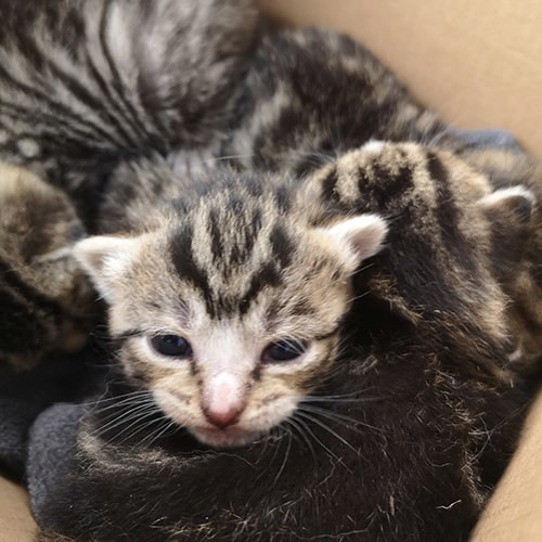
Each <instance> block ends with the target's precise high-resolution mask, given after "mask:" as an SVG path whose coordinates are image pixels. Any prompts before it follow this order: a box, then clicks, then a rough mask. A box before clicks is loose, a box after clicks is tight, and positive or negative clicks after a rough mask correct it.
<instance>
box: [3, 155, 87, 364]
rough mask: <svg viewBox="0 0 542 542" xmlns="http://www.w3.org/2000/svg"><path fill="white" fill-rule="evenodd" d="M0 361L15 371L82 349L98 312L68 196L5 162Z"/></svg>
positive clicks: (78, 225)
mask: <svg viewBox="0 0 542 542" xmlns="http://www.w3.org/2000/svg"><path fill="white" fill-rule="evenodd" d="M0 206H1V208H2V213H1V216H0V239H1V243H0V265H1V267H2V272H1V273H0V295H1V297H2V303H1V306H2V308H3V310H2V311H0V321H1V327H2V329H3V331H4V334H3V340H2V341H1V343H0V358H1V359H2V360H7V364H8V365H10V366H11V367H12V368H15V369H23V368H28V367H31V366H32V365H34V364H35V363H36V362H37V361H39V360H40V359H41V357H42V356H43V355H44V354H46V353H47V352H50V351H54V350H62V351H70V350H74V349H76V348H79V347H80V346H81V345H82V344H83V343H84V341H85V339H86V334H87V331H88V327H89V325H90V324H91V322H92V320H93V317H94V316H95V311H94V310H93V309H92V307H93V294H92V290H91V287H90V284H89V282H88V279H87V278H86V277H85V276H84V275H83V274H82V273H81V271H80V270H79V268H78V265H77V263H76V261H75V259H74V257H73V255H72V253H71V250H72V248H73V245H74V243H75V242H76V241H77V240H79V239H80V238H81V237H82V236H83V234H84V229H83V226H82V224H81V222H80V220H79V219H78V217H77V216H76V213H75V210H74V208H73V206H72V205H71V203H70V202H69V200H68V198H67V197H66V196H65V195H64V194H62V193H61V192H60V191H58V190H57V189H55V188H53V187H51V186H49V185H47V184H46V183H44V182H43V181H42V180H40V179H39V178H38V177H36V176H35V175H33V174H31V173H30V172H29V171H26V170H24V169H21V168H19V167H15V166H10V165H7V164H0Z"/></svg>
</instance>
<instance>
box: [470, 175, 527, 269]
mask: <svg viewBox="0 0 542 542" xmlns="http://www.w3.org/2000/svg"><path fill="white" fill-rule="evenodd" d="M478 205H479V207H480V208H481V209H482V211H483V212H484V214H485V215H486V217H487V219H488V221H489V224H490V228H491V233H492V248H491V259H492V263H493V268H494V271H495V273H496V274H497V276H499V277H500V278H501V279H502V278H506V276H507V275H509V274H514V273H515V272H516V266H517V264H518V263H519V262H520V261H521V260H522V258H523V252H524V249H525V246H526V242H527V241H528V240H529V239H530V238H531V237H532V228H533V215H534V209H535V207H536V198H535V196H534V194H533V193H532V192H531V191H530V190H529V189H528V188H526V187H524V186H521V185H518V186H511V187H509V188H502V189H500V190H496V191H495V192H493V193H491V194H489V195H488V196H485V197H484V198H482V199H480V200H479V201H478Z"/></svg>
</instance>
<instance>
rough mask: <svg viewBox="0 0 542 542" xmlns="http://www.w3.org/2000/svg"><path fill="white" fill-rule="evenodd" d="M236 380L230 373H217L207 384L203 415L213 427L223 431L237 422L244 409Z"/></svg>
mask: <svg viewBox="0 0 542 542" xmlns="http://www.w3.org/2000/svg"><path fill="white" fill-rule="evenodd" d="M240 390H241V386H240V383H239V382H238V378H236V377H235V375H232V374H231V373H219V374H218V375H216V376H214V377H213V378H212V379H211V381H210V382H209V387H208V391H207V396H206V398H205V401H204V404H203V405H202V410H203V413H204V414H205V417H206V418H207V420H208V421H209V422H211V423H212V424H213V425H214V426H216V427H219V428H220V429H223V428H224V427H228V426H229V425H233V424H234V423H236V422H237V421H238V420H239V417H240V415H241V414H242V412H243V410H244V409H245V403H244V400H243V397H242V394H241V391H240Z"/></svg>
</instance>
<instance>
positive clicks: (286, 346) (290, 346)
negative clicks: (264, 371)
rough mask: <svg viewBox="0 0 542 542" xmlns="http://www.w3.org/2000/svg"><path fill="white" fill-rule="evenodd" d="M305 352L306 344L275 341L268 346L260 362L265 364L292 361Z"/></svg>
mask: <svg viewBox="0 0 542 542" xmlns="http://www.w3.org/2000/svg"><path fill="white" fill-rule="evenodd" d="M305 350H307V344H306V343H304V342H298V341H277V342H276V343H272V344H270V345H269V346H268V347H267V348H266V349H265V350H264V351H263V355H262V361H264V362H266V363H273V362H281V361H292V360H294V359H296V358H298V357H299V356H301V355H302V354H304V353H305Z"/></svg>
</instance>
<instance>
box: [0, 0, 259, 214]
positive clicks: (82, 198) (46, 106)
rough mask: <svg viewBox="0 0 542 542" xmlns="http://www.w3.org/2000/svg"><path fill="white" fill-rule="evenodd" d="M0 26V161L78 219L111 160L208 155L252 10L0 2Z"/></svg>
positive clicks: (140, 1) (177, 1) (244, 54)
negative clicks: (36, 180)
mask: <svg viewBox="0 0 542 542" xmlns="http://www.w3.org/2000/svg"><path fill="white" fill-rule="evenodd" d="M0 27H1V28H2V29H3V31H2V33H1V36H0V66H1V68H0V156H1V157H2V158H3V159H5V160H8V161H10V162H13V163H16V164H21V165H25V166H27V167H31V168H32V169H34V170H35V171H36V172H38V174H40V175H41V176H43V177H44V178H45V179H47V180H49V181H51V182H53V183H54V184H56V185H58V186H60V187H61V188H62V189H63V190H66V191H68V192H69V193H70V194H71V196H72V197H73V198H75V201H76V203H77V204H78V207H79V210H80V211H81V212H84V214H85V216H86V215H89V202H90V201H92V199H93V198H94V199H95V198H96V197H97V196H98V195H99V192H100V189H101V188H102V186H103V184H104V183H105V182H106V181H107V179H108V178H109V175H110V173H111V170H112V168H113V167H114V166H115V165H116V164H117V163H118V162H119V160H122V159H123V158H125V157H132V156H142V155H146V154H148V153H150V152H160V153H161V154H163V155H166V154H167V153H168V152H170V151H171V150H172V149H176V148H179V147H182V148H194V147H195V148H199V147H207V146H211V147H212V146H213V144H214V139H215V138H216V137H219V130H220V129H221V128H223V127H224V125H225V124H226V123H227V121H228V117H229V115H230V107H229V105H228V104H229V102H230V101H231V100H232V97H233V95H234V94H235V86H236V84H237V80H238V78H239V77H240V76H241V75H242V73H243V70H244V69H245V65H246V63H247V61H248V59H249V57H250V54H249V52H250V49H251V47H252V43H253V40H254V36H255V29H256V27H257V13H256V11H255V10H254V8H253V7H252V5H251V2H250V0H228V2H222V1H221V0H197V1H194V0H159V1H157V2H147V1H145V0H135V1H130V0H113V1H108V0H75V1H70V0H44V1H42V0H31V1H29V2H25V3H24V4H22V3H21V2H18V1H16V0H3V1H2V2H0ZM7 29H10V30H9V31H7ZM180 37H182V39H180ZM89 198H90V199H89ZM90 214H91V213H90Z"/></svg>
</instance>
